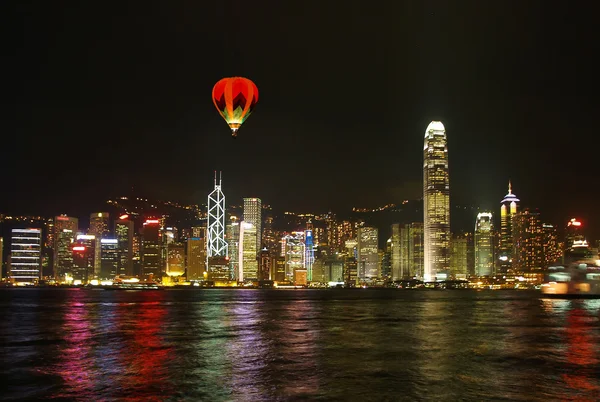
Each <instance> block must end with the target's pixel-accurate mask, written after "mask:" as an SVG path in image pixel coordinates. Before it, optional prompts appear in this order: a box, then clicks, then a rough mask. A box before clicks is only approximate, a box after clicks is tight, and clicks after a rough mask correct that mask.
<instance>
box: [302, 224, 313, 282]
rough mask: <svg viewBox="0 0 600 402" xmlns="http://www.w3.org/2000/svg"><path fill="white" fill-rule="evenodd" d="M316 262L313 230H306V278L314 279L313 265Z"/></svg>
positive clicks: (308, 279)
mask: <svg viewBox="0 0 600 402" xmlns="http://www.w3.org/2000/svg"><path fill="white" fill-rule="evenodd" d="M314 262H315V250H314V245H313V231H312V230H305V231H304V268H305V269H306V280H307V281H308V282H310V281H312V267H313V263H314Z"/></svg>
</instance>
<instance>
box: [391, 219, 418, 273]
mask: <svg viewBox="0 0 600 402" xmlns="http://www.w3.org/2000/svg"><path fill="white" fill-rule="evenodd" d="M399 231H400V241H399V249H400V250H399V251H396V252H395V251H394V250H393V249H392V264H394V261H395V260H394V258H398V259H399V260H400V272H399V277H398V278H397V279H410V278H423V270H424V264H425V238H424V232H425V231H424V226H423V224H422V223H420V222H413V223H409V224H406V225H399ZM392 241H393V240H392ZM394 253H396V256H394ZM398 254H399V255H398ZM397 279H396V280H397Z"/></svg>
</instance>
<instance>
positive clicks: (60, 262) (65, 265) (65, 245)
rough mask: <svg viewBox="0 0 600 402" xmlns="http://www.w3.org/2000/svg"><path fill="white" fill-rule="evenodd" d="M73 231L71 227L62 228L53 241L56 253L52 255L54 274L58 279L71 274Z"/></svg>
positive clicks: (64, 278) (62, 279) (61, 279)
mask: <svg viewBox="0 0 600 402" xmlns="http://www.w3.org/2000/svg"><path fill="white" fill-rule="evenodd" d="M75 236H76V234H75V232H73V231H72V230H71V229H62V231H61V232H60V233H57V236H56V238H55V239H54V242H55V245H56V247H55V249H56V254H55V255H54V274H55V276H56V278H57V279H59V280H60V281H64V280H66V277H67V276H71V271H72V269H73V249H72V248H73V243H74V242H75Z"/></svg>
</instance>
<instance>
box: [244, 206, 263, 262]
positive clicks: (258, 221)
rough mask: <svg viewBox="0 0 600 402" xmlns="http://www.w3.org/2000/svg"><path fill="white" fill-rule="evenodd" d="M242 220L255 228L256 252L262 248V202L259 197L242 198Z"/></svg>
mask: <svg viewBox="0 0 600 402" xmlns="http://www.w3.org/2000/svg"><path fill="white" fill-rule="evenodd" d="M244 222H246V223H251V224H252V225H253V226H254V227H255V228H256V252H257V253H258V251H259V250H260V249H262V247H261V246H262V202H261V201H260V198H244Z"/></svg>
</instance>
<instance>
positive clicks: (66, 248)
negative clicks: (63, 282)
mask: <svg viewBox="0 0 600 402" xmlns="http://www.w3.org/2000/svg"><path fill="white" fill-rule="evenodd" d="M78 228H79V219H77V218H73V217H71V216H66V215H59V216H55V217H54V223H53V226H52V231H53V233H52V235H51V236H49V240H48V241H49V243H50V244H49V246H50V247H52V251H53V260H52V261H53V270H54V275H55V276H56V277H60V276H63V278H64V272H60V271H61V270H63V271H64V270H65V267H64V266H59V264H63V265H64V261H61V256H62V259H63V260H64V258H67V260H69V261H72V254H73V253H72V251H71V247H70V243H72V241H69V244H65V242H64V240H65V239H66V238H65V233H71V234H72V236H71V238H72V239H74V238H75V237H76V235H77V230H78ZM64 230H68V231H69V232H64ZM60 236H63V242H62V243H60V242H59V240H58V239H59V237H60ZM59 243H60V248H61V256H59ZM69 261H67V264H68V263H69ZM69 268H70V265H69Z"/></svg>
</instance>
